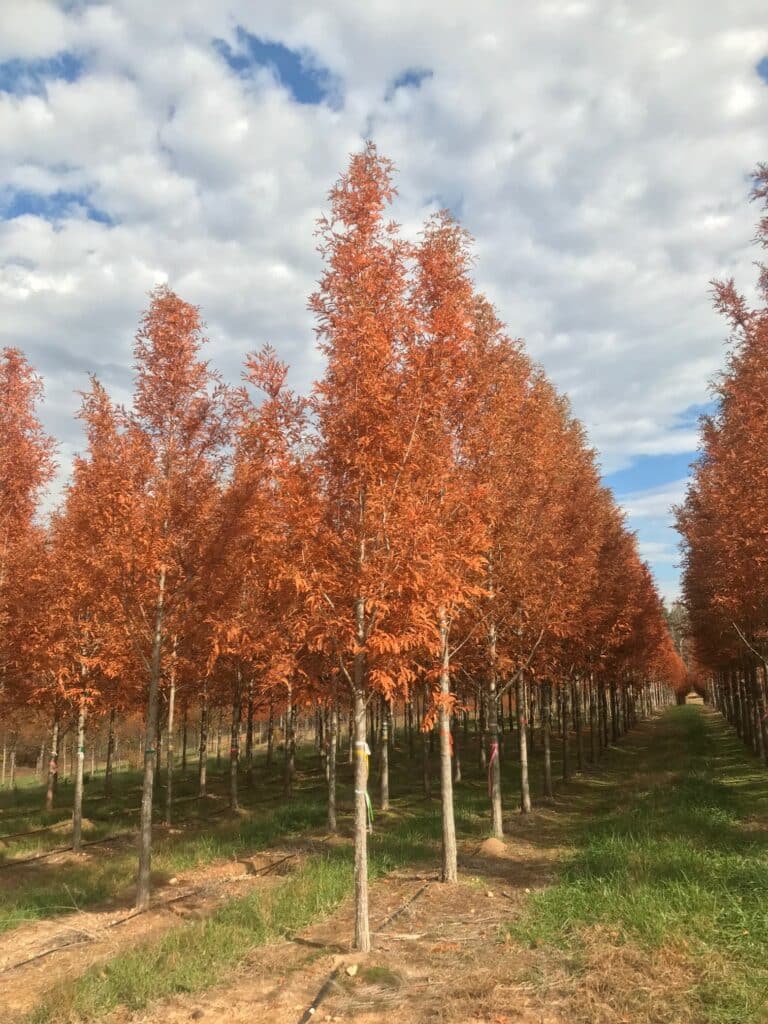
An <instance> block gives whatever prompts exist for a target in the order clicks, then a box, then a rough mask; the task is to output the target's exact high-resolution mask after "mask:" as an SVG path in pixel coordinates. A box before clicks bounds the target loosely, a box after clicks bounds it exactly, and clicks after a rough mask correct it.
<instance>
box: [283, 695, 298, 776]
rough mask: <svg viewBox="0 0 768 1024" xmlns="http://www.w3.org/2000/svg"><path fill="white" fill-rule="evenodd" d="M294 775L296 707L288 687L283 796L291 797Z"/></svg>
mask: <svg viewBox="0 0 768 1024" xmlns="http://www.w3.org/2000/svg"><path fill="white" fill-rule="evenodd" d="M295 774H296V706H295V705H294V703H293V687H292V686H291V685H290V684H289V686H288V706H287V708H286V710H285V761H284V775H283V794H284V796H292V795H293V777H294V775H295Z"/></svg>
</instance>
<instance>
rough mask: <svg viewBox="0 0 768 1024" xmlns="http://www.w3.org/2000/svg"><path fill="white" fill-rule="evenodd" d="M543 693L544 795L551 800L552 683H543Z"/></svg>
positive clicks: (552, 792) (552, 794) (552, 793)
mask: <svg viewBox="0 0 768 1024" xmlns="http://www.w3.org/2000/svg"><path fill="white" fill-rule="evenodd" d="M542 685H543V691H542V694H541V735H542V741H543V746H544V796H545V797H546V798H547V799H548V800H551V799H552V798H553V797H554V795H555V793H554V789H553V788H552V685H551V684H550V683H543V684H542Z"/></svg>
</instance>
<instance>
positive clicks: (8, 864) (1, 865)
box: [0, 806, 229, 871]
mask: <svg viewBox="0 0 768 1024" xmlns="http://www.w3.org/2000/svg"><path fill="white" fill-rule="evenodd" d="M228 810H229V808H228V807H226V806H225V807H219V808H217V809H216V810H215V811H213V812H212V813H211V814H210V815H208V816H207V817H205V818H195V819H189V818H187V819H186V822H187V824H186V825H185V826H184V827H194V826H196V825H200V824H203V823H205V822H206V821H213V819H214V818H215V817H217V816H218V815H220V814H225V813H226V812H227V811H228ZM182 820H184V819H182ZM152 827H153V828H174V827H179V826H174V825H173V823H171V825H165V823H164V822H162V821H158V822H155V823H154V824H153V826H152ZM30 834H32V833H30ZM138 834H139V830H138V829H134V830H133V831H132V832H116V833H115V834H114V835H111V836H104V837H103V838H102V839H89V840H88V841H87V842H85V843H81V844H80V846H81V847H83V846H98V845H99V844H100V843H110V842H112V840H116V839H126V838H128V837H130V836H134V837H135V836H137V835H138ZM71 849H72V844H71V843H70V845H69V846H57V847H56V849H54V850H46V851H45V853H36V854H34V855H33V856H32V857H21V858H19V859H18V860H7V861H2V862H0V871H3V870H4V869H5V868H15V867H17V866H19V865H20V864H30V863H32V862H33V861H37V860H43V858H45V857H53V856H55V855H56V854H57V853H68V852H69V851H70V850H71Z"/></svg>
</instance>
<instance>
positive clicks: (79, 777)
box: [72, 670, 85, 853]
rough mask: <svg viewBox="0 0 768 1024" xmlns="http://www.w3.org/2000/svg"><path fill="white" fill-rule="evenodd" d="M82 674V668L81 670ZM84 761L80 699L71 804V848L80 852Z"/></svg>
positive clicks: (82, 704)
mask: <svg viewBox="0 0 768 1024" xmlns="http://www.w3.org/2000/svg"><path fill="white" fill-rule="evenodd" d="M83 674H84V670H83ZM84 763H85V701H84V700H83V699H82V698H81V699H80V706H79V707H78V711H77V760H76V762H75V792H74V800H73V804H72V850H73V852H74V853H79V852H80V844H81V843H82V839H83V765H84Z"/></svg>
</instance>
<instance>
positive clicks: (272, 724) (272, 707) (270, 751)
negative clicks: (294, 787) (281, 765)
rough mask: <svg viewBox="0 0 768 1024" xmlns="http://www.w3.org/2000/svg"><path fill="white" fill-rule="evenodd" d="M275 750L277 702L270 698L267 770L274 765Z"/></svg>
mask: <svg viewBox="0 0 768 1024" xmlns="http://www.w3.org/2000/svg"><path fill="white" fill-rule="evenodd" d="M274 748H275V702H274V700H273V698H272V697H270V698H269V720H268V721H267V759H266V762H265V763H266V766H267V768H269V767H271V765H272V756H273V753H274Z"/></svg>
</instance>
